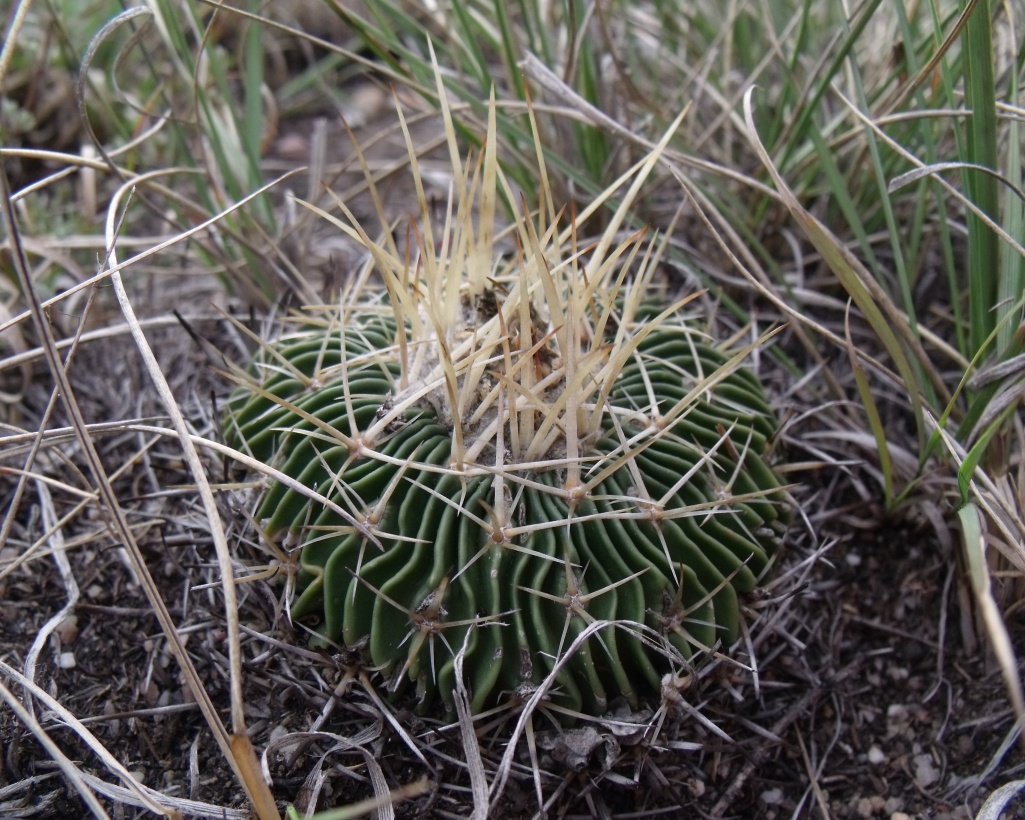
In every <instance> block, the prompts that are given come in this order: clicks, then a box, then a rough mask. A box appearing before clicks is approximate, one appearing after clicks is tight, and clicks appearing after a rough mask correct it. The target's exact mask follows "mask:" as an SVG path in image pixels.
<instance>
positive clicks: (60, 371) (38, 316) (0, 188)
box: [0, 166, 279, 818]
mask: <svg viewBox="0 0 1025 820" xmlns="http://www.w3.org/2000/svg"><path fill="white" fill-rule="evenodd" d="M0 192H2V195H3V209H4V221H5V225H6V228H7V235H8V239H9V242H10V245H11V250H12V256H13V261H14V267H15V269H16V271H17V275H18V280H19V282H20V284H21V288H22V292H23V294H24V297H25V299H26V301H27V302H28V303H29V305H30V306H31V310H30V312H31V315H32V319H33V322H34V324H35V326H36V330H37V332H38V334H39V336H40V338H41V339H42V340H43V347H44V350H45V354H46V360H47V364H48V365H49V369H50V373H51V375H52V377H53V378H54V381H55V382H56V383H57V385H58V387H59V390H60V395H61V398H62V400H63V402H64V405H65V408H66V410H67V413H68V415H69V416H70V417H71V419H72V422H73V426H74V428H75V431H76V435H77V437H78V439H79V442H80V444H81V446H82V450H83V453H84V455H85V458H86V460H87V462H88V464H89V468H90V472H91V474H92V477H93V480H94V481H95V483H96V486H97V489H98V492H99V496H100V498H101V499H102V502H103V504H104V506H105V507H106V508H107V511H108V513H109V514H110V518H111V522H112V525H113V527H114V529H115V531H116V532H117V534H118V537H119V538H120V539H121V540H122V541H123V543H124V544H125V546H126V548H127V549H128V552H129V554H130V555H131V556H132V559H133V563H134V564H135V568H136V571H137V572H138V575H139V579H140V581H141V583H142V587H143V590H144V591H145V593H146V597H147V599H148V600H149V602H150V605H151V606H152V607H153V611H154V613H155V614H156V616H157V619H158V620H159V621H160V624H161V627H162V629H163V632H164V634H165V636H166V638H167V640H168V644H169V646H170V648H171V650H172V652H173V654H174V655H175V658H176V659H177V661H178V663H179V664H180V666H181V667H182V670H183V672H184V673H185V675H186V677H187V678H188V679H189V683H190V686H191V687H192V690H193V692H194V693H195V694H196V697H197V700H198V701H199V704H200V708H201V709H202V710H203V712H204V716H205V717H206V719H207V722H208V723H209V725H210V727H211V729H212V730H213V733H214V737H215V739H216V740H217V742H218V744H219V745H220V746H221V748H222V750H223V752H224V754H225V756H226V757H227V758H228V760H229V762H230V763H231V765H232V766H233V768H235V770H236V774H237V775H238V777H239V780H240V782H245V778H244V777H243V774H242V772H241V770H240V769H239V768H238V767H237V766H236V762H235V759H234V755H233V753H232V750H231V745H230V740H229V738H228V735H227V734H226V732H225V731H224V727H223V725H222V724H221V722H220V719H219V718H218V716H217V713H216V710H215V708H214V706H213V703H212V702H211V701H210V698H209V696H208V695H207V694H206V691H205V689H204V688H203V686H202V683H201V681H200V679H199V676H198V675H197V673H196V670H195V668H194V666H193V664H192V661H191V659H190V658H189V656H188V653H187V652H186V650H185V647H184V645H183V644H182V641H181V638H180V636H179V635H178V633H177V630H176V627H175V624H174V622H173V621H172V619H171V616H170V614H169V613H168V611H167V607H166V606H165V605H164V602H163V600H162V599H161V596H160V592H159V590H158V588H157V586H156V583H155V582H154V580H153V577H152V575H151V574H150V572H149V569H148V567H147V565H146V561H145V558H144V557H143V555H142V552H141V550H140V548H139V545H138V543H137V542H136V540H135V536H134V534H133V532H132V527H131V524H130V523H129V521H128V519H127V517H126V515H125V512H124V510H123V509H122V507H121V504H120V502H119V499H118V497H117V494H116V492H115V491H114V488H113V486H112V485H111V483H110V479H109V477H108V476H107V474H106V470H105V469H104V466H103V462H102V460H101V458H100V455H99V453H98V451H97V449H96V445H95V443H94V442H93V441H92V439H91V438H90V436H89V433H88V429H87V425H86V422H85V418H84V416H83V414H82V411H81V408H80V407H79V404H78V401H77V400H76V397H75V391H74V389H73V388H72V386H71V383H70V381H69V379H68V374H67V372H66V371H65V369H64V364H63V362H62V361H61V359H60V356H59V354H58V352H57V345H56V340H55V338H54V332H53V328H52V326H51V325H50V323H49V321H48V320H47V318H46V316H45V314H44V312H43V308H42V304H41V302H40V299H39V297H38V294H37V293H36V289H35V284H34V282H33V281H32V278H31V275H30V272H29V268H28V262H27V259H26V258H25V254H24V250H23V248H22V247H21V245H20V242H19V237H20V234H19V231H18V225H17V221H16V219H15V215H14V210H13V206H12V203H11V192H10V185H9V182H8V178H7V173H6V167H4V166H0ZM112 238H113V237H112ZM139 332H140V334H141V330H140V331H139ZM178 418H179V420H181V414H180V413H179V414H178ZM182 424H183V429H184V421H183V420H182ZM197 463H198V457H197ZM211 500H212V496H211ZM222 537H223V534H222ZM230 577H231V575H230V562H229V578H230ZM256 801H257V798H256V797H255V796H254V803H256V805H257V806H258V807H260V808H261V809H262V813H261V818H276V817H278V816H279V815H278V813H277V809H276V807H275V806H274V802H273V799H272V798H271V797H270V792H269V791H266V795H265V797H264V798H262V799H260V800H259V802H256Z"/></svg>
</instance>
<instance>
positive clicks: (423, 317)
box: [227, 137, 787, 714]
mask: <svg viewBox="0 0 1025 820" xmlns="http://www.w3.org/2000/svg"><path fill="white" fill-rule="evenodd" d="M493 150H494V144H493V137H492V138H490V139H489V140H488V142H487V147H486V152H485V158H484V161H483V163H481V164H479V165H477V166H476V168H474V167H473V166H472V165H471V164H470V163H467V166H468V167H467V169H466V171H465V172H463V173H462V176H461V177H459V178H458V181H459V182H461V184H462V190H461V197H462V201H463V202H470V203H472V202H475V201H479V200H480V198H481V196H482V194H481V190H482V189H483V190H484V192H485V194H486V192H487V190H488V186H489V185H490V186H492V187H491V190H492V191H494V186H495V185H497V182H496V179H498V177H499V175H500V171H498V170H497V169H496V166H495V164H494V163H491V162H489V159H488V152H492V151H493ZM482 167H483V168H484V169H485V173H484V174H483V175H482V174H481V168H482ZM650 167H651V163H649V164H648V165H645V166H643V167H642V168H641V170H640V171H639V172H638V175H639V176H641V175H643V173H646V169H648V168H650ZM488 169H490V170H488ZM457 170H458V171H462V169H461V168H460V169H457ZM489 174H490V177H491V178H489ZM632 190H633V189H632ZM484 211H485V212H486V211H487V208H484ZM460 212H461V213H462V214H463V215H462V217H458V216H457V217H450V219H449V220H448V221H447V222H446V225H445V226H444V230H443V231H442V233H443V235H445V236H447V237H448V239H447V240H446V242H445V243H443V245H442V247H441V248H437V247H435V246H434V244H433V241H432V239H431V236H432V226H431V225H430V224H429V216H428V211H427V209H426V208H422V209H421V224H420V225H419V226H418V228H419V230H418V242H419V245H420V247H419V252H420V264H419V266H418V267H415V268H414V267H413V266H412V264H411V263H410V262H409V259H408V256H407V255H406V254H401V253H399V252H398V251H397V250H396V249H395V248H394V246H391V245H390V244H388V243H387V242H382V243H380V244H375V245H373V246H372V247H370V251H371V256H372V259H373V262H374V265H375V266H376V269H377V271H378V272H379V273H380V275H381V276H382V278H383V280H384V284H385V286H384V288H382V289H381V292H380V293H375V292H373V289H372V288H370V287H369V286H367V287H365V288H363V290H362V292H361V294H360V295H359V296H358V297H355V298H352V299H350V300H349V302H348V303H347V304H346V305H345V306H344V307H343V308H342V309H341V312H340V314H338V315H336V316H335V318H334V320H331V319H330V318H328V319H326V320H319V325H318V326H308V327H306V328H305V329H301V330H299V331H297V332H295V333H293V334H291V335H289V336H286V337H285V338H284V339H282V340H281V341H280V342H278V343H277V344H276V345H274V346H272V347H269V348H268V349H267V350H266V351H265V352H264V353H263V355H262V357H261V359H260V360H259V361H258V363H257V364H256V373H257V377H256V378H255V379H254V380H253V383H252V384H248V385H244V386H242V387H240V388H239V390H238V391H236V393H235V394H234V395H233V397H232V400H231V402H230V404H229V412H228V416H227V438H228V440H229V443H231V444H232V445H233V446H236V447H238V448H241V449H247V450H249V451H250V452H252V454H253V455H254V456H256V457H257V458H259V459H262V460H265V461H266V462H267V463H271V464H273V465H274V466H276V467H277V468H278V469H280V470H282V471H283V472H284V473H286V474H287V475H289V476H291V477H293V478H296V479H298V481H300V482H301V483H302V484H304V485H306V486H308V487H313V488H316V489H317V491H318V492H319V493H320V494H322V495H324V496H326V497H327V498H329V499H330V500H332V501H333V502H335V504H336V505H337V506H339V507H341V508H342V509H345V510H348V511H349V512H350V513H351V516H350V517H349V518H347V519H345V518H342V517H341V516H340V515H338V514H337V512H335V511H332V510H331V509H328V508H326V507H322V506H319V505H317V504H314V503H311V502H310V501H309V499H308V498H306V497H305V496H303V495H300V494H299V493H297V492H295V491H294V490H292V489H289V488H287V487H285V486H284V485H282V484H279V483H275V484H272V485H271V486H270V487H269V488H268V489H267V491H266V493H265V495H264V497H263V499H262V501H261V503H260V506H259V517H260V518H261V519H265V525H266V530H267V532H269V533H270V534H271V535H272V537H284V536H286V535H287V536H288V537H290V538H291V539H293V543H297V544H298V545H300V546H301V553H300V575H299V589H300V590H301V591H300V594H299V596H298V598H297V600H296V601H295V603H294V605H293V608H292V615H293V617H295V618H306V617H307V616H319V617H318V625H317V626H316V627H315V629H316V631H317V632H318V633H320V634H321V635H322V636H323V637H324V638H326V639H328V640H330V641H334V642H341V643H344V644H347V645H360V644H362V643H364V642H365V646H366V650H365V651H366V653H367V655H368V656H369V661H370V663H372V664H373V665H374V666H376V667H378V668H380V670H381V671H382V672H383V673H384V674H385V675H387V676H388V677H389V680H390V684H391V687H392V689H393V690H395V691H399V690H403V689H408V688H410V687H412V688H414V689H415V692H416V696H417V698H418V699H419V702H420V705H421V708H422V709H427V708H430V706H431V704H432V703H433V702H435V701H436V700H437V699H438V698H439V697H440V699H441V700H442V701H443V702H446V703H450V702H451V697H452V693H453V691H454V689H455V684H454V680H453V676H454V654H455V652H456V651H457V650H458V649H459V648H460V647H462V646H463V644H464V639H466V646H467V650H466V655H465V661H464V669H465V674H466V677H467V680H466V683H467V686H468V691H469V692H470V695H471V708H472V710H474V711H475V712H480V711H482V710H484V709H486V708H489V707H490V706H493V705H495V704H496V703H498V702H500V701H502V700H503V699H506V698H509V697H511V696H514V695H515V694H517V693H520V694H522V693H523V692H524V691H528V690H530V689H531V688H532V687H534V686H537V685H538V684H539V683H540V682H541V681H542V680H543V679H544V678H545V677H546V676H547V675H549V673H550V672H551V671H552V670H553V668H554V667H555V662H556V660H557V659H558V658H560V657H561V656H562V655H563V653H564V652H565V651H566V649H567V647H569V646H570V645H571V644H572V643H573V642H574V640H575V639H576V638H577V636H578V635H579V634H580V633H581V632H582V631H583V630H584V629H585V628H586V627H587V626H588V625H589V624H591V623H593V622H595V621H619V622H629V623H633V624H636V625H637V627H636V630H633V631H631V630H629V629H625V630H624V629H604V630H601V631H600V632H599V633H597V634H596V635H594V636H592V637H590V638H588V639H587V641H586V643H584V644H583V645H582V648H580V650H579V651H577V652H575V653H574V654H573V656H572V657H571V658H568V659H567V663H565V664H564V665H563V666H562V667H561V669H560V670H559V672H558V673H557V681H556V682H557V688H556V690H555V691H554V692H553V694H552V703H553V704H556V705H558V706H560V707H562V708H564V709H565V710H568V711H570V712H577V713H587V714H601V713H603V712H604V711H605V710H606V709H607V708H608V706H609V703H610V702H611V701H612V700H613V699H614V698H624V699H625V700H626V701H627V702H628V703H629V704H630V705H631V706H632V707H636V706H638V704H639V702H640V701H641V699H642V698H643V695H644V693H645V692H656V693H657V692H658V691H659V687H660V683H661V680H662V677H663V675H665V674H666V673H667V672H669V671H672V664H671V662H670V660H669V659H670V658H674V657H675V658H677V659H678V660H679V659H683V658H689V657H690V656H691V655H692V654H693V653H694V652H695V651H697V650H706V649H708V648H710V647H712V646H714V645H716V644H717V643H720V642H721V643H724V644H728V643H730V642H731V641H733V640H735V639H736V637H737V635H738V630H739V624H740V619H741V617H742V616H741V607H740V604H739V601H738V595H740V594H742V593H745V592H748V591H750V590H752V589H753V588H754V587H755V585H756V584H757V582H758V579H759V577H760V576H761V575H762V574H763V573H764V572H765V571H766V569H767V567H768V565H769V563H770V560H771V557H772V555H773V554H774V553H775V552H776V550H777V548H778V546H779V543H780V539H781V537H782V534H783V532H784V530H785V525H786V520H787V509H786V505H785V503H784V493H783V491H782V488H781V485H780V483H779V481H778V479H777V477H776V476H775V474H774V473H773V471H772V469H771V468H770V467H769V466H768V464H767V462H766V456H765V451H766V446H767V441H768V440H769V439H770V438H771V436H772V435H773V432H774V428H775V425H776V420H775V417H774V415H773V413H772V410H771V408H770V407H769V406H768V404H767V402H766V399H765V396H764V392H763V390H762V388H761V385H760V384H759V382H758V381H757V379H756V378H755V376H754V375H753V373H752V372H751V371H750V370H749V369H747V368H746V367H745V366H744V364H743V361H744V358H745V356H746V354H747V353H749V352H750V350H749V349H744V350H740V351H737V352H734V353H732V354H731V353H726V352H723V351H721V350H719V349H718V348H717V347H715V346H714V345H712V344H711V343H710V342H709V340H708V338H707V336H705V335H704V334H702V333H701V332H700V331H699V329H698V328H697V325H696V324H695V322H694V320H693V319H692V318H689V317H688V315H687V313H686V311H685V307H684V303H685V302H686V301H687V300H683V302H681V303H680V304H678V305H672V306H668V307H667V308H666V309H665V310H662V311H658V310H657V309H655V308H653V307H652V306H651V304H650V302H646V301H645V295H646V294H648V293H650V292H651V289H652V287H651V277H652V273H653V271H654V270H655V268H656V266H657V263H658V258H659V255H660V252H661V249H662V247H663V245H662V244H658V243H657V242H655V241H652V242H651V243H650V244H649V245H648V246H647V249H646V250H645V252H644V253H643V255H642V254H641V253H640V251H641V250H643V245H644V242H643V237H642V236H641V235H637V236H635V237H633V238H631V239H630V240H629V241H628V242H626V243H622V244H620V245H617V246H614V247H613V244H612V242H611V238H612V236H613V235H614V232H615V230H616V229H617V226H616V225H612V226H611V227H610V229H609V231H608V232H607V234H606V236H605V237H603V238H602V240H601V241H599V242H598V243H597V246H596V247H595V248H594V249H593V250H592V251H591V254H590V255H589V256H588V255H587V254H582V253H580V252H579V251H577V250H576V244H575V233H574V231H575V226H573V225H570V226H569V228H567V229H563V230H562V231H560V230H559V229H558V225H557V222H558V220H557V219H556V218H554V215H551V217H552V218H551V219H550V224H548V225H547V227H546V225H545V224H544V223H543V222H541V220H540V218H539V222H541V224H538V225H537V226H535V225H534V223H533V222H532V221H531V218H530V217H529V216H524V217H522V218H521V219H520V220H519V221H518V222H517V223H516V224H515V225H514V226H513V229H512V230H513V231H514V232H515V235H516V236H517V237H518V245H519V247H520V251H519V252H518V253H516V254H514V255H512V256H511V257H506V258H500V259H497V260H496V259H494V258H492V257H493V254H492V250H491V248H492V243H493V242H494V239H493V237H494V232H493V226H492V225H490V224H475V223H474V221H473V220H472V219H470V218H469V216H467V215H466V214H467V213H468V212H469V209H468V208H467V209H465V210H464V208H463V206H462V204H461V205H460ZM541 213H542V214H543V213H544V210H543V209H542V211H541ZM482 219H484V217H482ZM360 235H361V236H362V238H363V241H364V242H365V243H367V242H368V240H367V238H366V235H365V234H363V233H362V232H360ZM567 248H568V249H569V250H568V251H567ZM638 257H641V258H640V259H639V260H638ZM411 268H413V269H412V270H411ZM628 272H629V276H628ZM365 280H366V277H364V281H365ZM308 321H309V322H310V323H311V324H312V323H315V322H316V320H315V319H314V318H313V317H308ZM354 521H356V522H359V523H360V524H361V525H362V526H360V527H355V526H353V522H354ZM368 531H369V532H372V533H373V538H370V537H368V536H367V532H368ZM468 631H470V634H469V636H467V632H468ZM656 636H657V637H656Z"/></svg>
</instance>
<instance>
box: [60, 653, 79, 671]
mask: <svg viewBox="0 0 1025 820" xmlns="http://www.w3.org/2000/svg"><path fill="white" fill-rule="evenodd" d="M57 665H58V666H59V667H60V668H61V669H74V668H75V667H76V666H78V661H76V660H75V653H74V652H61V653H60V655H59V656H58V657H57Z"/></svg>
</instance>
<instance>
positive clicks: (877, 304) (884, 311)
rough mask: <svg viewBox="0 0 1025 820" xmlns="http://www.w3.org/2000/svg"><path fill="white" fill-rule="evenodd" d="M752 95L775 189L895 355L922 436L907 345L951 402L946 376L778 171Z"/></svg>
mask: <svg viewBox="0 0 1025 820" xmlns="http://www.w3.org/2000/svg"><path fill="white" fill-rule="evenodd" d="M753 93H754V89H753V88H752V89H748V91H747V93H746V94H745V95H744V117H745V120H746V122H747V127H748V137H749V138H750V140H751V143H752V144H753V145H754V147H755V150H756V151H757V152H758V156H759V157H760V158H761V161H762V163H763V165H764V166H765V168H766V170H768V172H769V174H770V175H771V176H772V179H773V181H774V182H775V183H776V188H777V189H778V190H779V192H780V194H781V195H782V197H783V202H784V204H785V205H786V208H787V210H788V211H789V212H790V215H791V217H792V218H793V219H794V221H796V222H797V224H798V225H800V227H801V229H802V230H803V231H804V233H805V235H806V236H807V237H808V239H809V240H810V241H811V243H812V245H814V246H815V249H816V250H817V251H818V252H819V253H820V254H821V256H822V259H823V260H824V261H825V262H826V264H827V265H829V267H830V269H831V270H832V271H833V273H834V274H835V275H836V277H837V279H839V280H840V282H841V283H842V284H843V286H844V288H845V289H846V290H847V292H848V293H849V294H850V296H851V298H852V299H853V300H854V302H855V304H856V305H857V306H858V309H859V310H860V311H861V312H862V314H863V315H864V316H865V318H866V320H867V321H868V322H869V323H870V324H871V326H872V329H873V330H874V331H875V333H876V335H877V336H878V337H879V340H880V341H881V342H882V344H883V346H884V347H885V348H886V352H887V353H889V354H890V357H891V358H892V359H893V362H894V365H895V366H896V368H897V371H898V373H900V377H901V379H903V381H904V385H905V386H906V388H907V390H908V395H909V397H910V399H911V404H912V409H913V410H914V413H915V419H916V421H917V422H918V431H919V436H922V435H923V430H924V425H923V423H922V400H921V397H920V396H919V391H918V387H917V384H918V378H917V377H916V374H915V371H914V369H913V368H912V365H911V362H910V361H909V359H908V357H907V354H906V352H905V347H906V348H907V349H910V350H911V351H912V352H913V353H914V354H915V357H916V359H917V362H918V365H919V366H920V367H921V368H922V371H923V372H924V373H925V375H926V377H927V378H928V379H929V382H930V384H931V385H932V386H933V388H934V389H935V390H936V392H937V394H938V395H940V396H941V397H943V401H945V402H946V401H949V400H950V392H949V391H948V390H947V387H946V385H945V383H944V381H943V379H942V377H941V375H940V374H939V373H938V372H936V369H935V367H933V365H932V362H931V361H930V359H929V356H928V355H927V354H926V352H925V350H924V349H923V348H922V345H921V342H920V341H919V340H918V339H917V338H916V337H915V336H914V334H913V333H912V332H911V329H910V327H909V326H908V321H907V318H906V317H905V316H903V315H902V314H901V312H900V311H899V310H898V308H897V307H896V305H894V304H893V302H892V300H891V299H890V298H889V296H888V295H887V294H886V293H885V291H883V289H882V287H881V286H880V285H879V283H878V282H876V281H875V279H874V278H873V277H872V276H871V274H869V272H868V271H867V270H865V268H864V266H863V265H862V264H861V263H860V262H859V261H858V259H857V258H856V257H855V256H854V255H853V254H852V253H851V252H850V251H849V250H848V249H847V247H846V245H844V244H843V243H842V242H840V241H839V239H837V237H836V236H835V235H834V234H833V233H832V232H830V231H829V229H828V228H826V226H825V225H823V224H822V223H821V222H820V221H819V220H818V219H817V218H816V217H815V216H814V215H813V214H811V213H810V212H809V211H807V210H806V209H805V208H804V206H802V205H801V203H800V202H799V201H798V199H797V197H796V196H795V195H794V194H793V192H792V191H791V190H790V188H789V186H788V185H787V183H786V181H785V180H784V179H783V177H782V176H781V175H780V173H779V171H778V170H777V169H776V166H775V164H774V163H773V161H772V158H771V157H770V156H769V153H768V151H766V149H765V146H764V145H762V143H761V140H760V139H759V137H758V132H757V130H756V129H755V123H754V112H753V105H752V95H753Z"/></svg>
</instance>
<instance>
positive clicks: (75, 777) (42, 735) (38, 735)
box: [0, 661, 110, 820]
mask: <svg viewBox="0 0 1025 820" xmlns="http://www.w3.org/2000/svg"><path fill="white" fill-rule="evenodd" d="M2 663H3V662H2V661H0V664H2ZM12 671H13V670H12ZM0 700H2V701H4V702H5V703H6V704H7V706H8V708H9V709H10V710H11V711H12V712H14V716H15V717H16V718H18V720H19V721H21V723H22V725H24V726H25V727H26V728H28V730H29V731H30V732H32V736H33V737H35V739H36V740H37V741H38V742H39V745H40V746H42V747H43V748H44V749H46V753H47V754H48V755H50V759H51V760H53V761H54V763H56V764H57V766H58V767H59V768H60V770H61V771H62V772H63V773H64V776H65V777H67V779H68V781H69V782H70V783H71V785H72V786H73V787H74V788H75V791H77V792H78V793H79V794H80V795H81V796H82V801H83V802H84V803H85V805H86V806H87V807H88V808H89V810H90V811H92V813H93V817H97V818H106V820H109V818H110V815H108V814H107V812H106V811H104V810H103V806H101V805H100V801H99V800H97V798H96V795H95V794H93V792H92V789H90V788H89V786H88V785H87V784H86V783H85V781H84V780H83V778H82V775H81V773H80V772H79V771H78V769H77V768H76V767H75V764H74V763H72V762H71V761H70V760H69V759H68V758H67V756H66V755H65V754H64V752H62V751H61V750H60V748H59V747H58V746H57V744H56V743H54V742H53V740H52V739H51V738H50V736H49V735H48V734H47V733H46V731H45V730H44V729H43V727H42V726H40V725H39V721H37V720H36V719H35V717H33V715H32V713H31V712H30V711H29V710H28V709H26V708H25V707H24V706H22V704H21V703H20V702H19V701H18V699H17V698H16V697H14V694H13V693H12V692H11V691H10V690H9V689H8V688H7V687H6V686H4V685H3V683H0Z"/></svg>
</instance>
